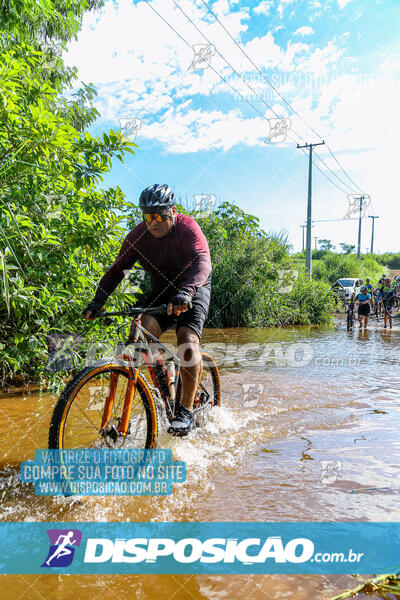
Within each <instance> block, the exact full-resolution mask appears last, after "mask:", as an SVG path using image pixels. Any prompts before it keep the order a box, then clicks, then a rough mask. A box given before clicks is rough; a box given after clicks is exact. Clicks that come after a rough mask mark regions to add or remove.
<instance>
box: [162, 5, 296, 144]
mask: <svg viewBox="0 0 400 600" xmlns="http://www.w3.org/2000/svg"><path fill="white" fill-rule="evenodd" d="M172 1H173V3H174V4H175V6H176V7H177V8H179V10H180V11H181V13H182V14H184V15H185V17H186V18H187V20H188V21H189V22H190V23H191V24H192V25H193V27H195V28H196V30H197V31H198V32H199V33H200V35H202V36H203V38H204V39H205V40H206V41H207V42H208V43H209V44H210V45H212V46H214V48H215V50H216V51H217V53H218V54H219V56H220V57H221V58H222V60H223V61H224V62H226V64H227V65H228V67H229V68H230V69H232V71H233V72H234V73H236V75H237V76H238V77H239V78H240V79H241V80H242V81H243V83H244V84H245V85H247V87H248V88H249V90H251V91H252V92H253V94H254V95H255V96H256V97H257V98H258V99H259V100H260V101H261V102H262V103H263V104H264V106H266V107H267V108H268V109H269V110H270V111H271V112H272V113H273V114H274V115H275V117H277V119H281V118H282V117H281V116H280V115H278V113H277V112H275V111H274V109H273V108H272V107H271V106H270V105H269V104H268V103H267V102H265V101H264V100H263V98H261V96H260V95H259V94H258V93H257V92H256V91H255V89H254V88H253V87H252V86H251V85H250V84H249V83H247V81H246V80H245V79H244V78H243V77H242V76H241V75H240V73H239V72H238V71H237V70H236V69H235V67H233V66H232V65H231V63H230V62H229V61H227V60H226V58H225V57H224V56H223V55H222V54H221V52H220V51H219V50H218V48H217V47H216V46H215V44H211V42H210V40H209V39H208V37H207V36H206V35H205V34H204V33H203V32H202V31H201V30H200V29H199V28H198V27H197V25H196V23H194V22H193V20H192V19H191V18H190V17H189V15H188V14H187V13H185V11H184V10H183V8H182V7H181V6H179V4H178V3H177V2H176V0H172ZM292 131H293V133H294V134H295V135H297V137H298V138H300V139H301V140H303V141H304V138H303V137H302V136H301V135H300V134H299V133H297V132H296V131H294V130H293V129H292ZM289 137H290V136H289ZM293 141H294V142H296V140H293Z"/></svg>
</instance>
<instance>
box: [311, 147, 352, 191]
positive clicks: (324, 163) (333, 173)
mask: <svg viewBox="0 0 400 600" xmlns="http://www.w3.org/2000/svg"><path fill="white" fill-rule="evenodd" d="M315 156H316V157H317V158H319V160H320V161H321V162H322V164H323V165H325V167H326V168H327V169H328V171H330V172H331V173H332V175H334V176H335V177H336V178H337V179H338V180H339V181H340V183H341V184H343V185H345V186H346V187H348V188H349V190H350V191H351V192H353V191H354V190H353V188H351V187H350V186H349V184H348V183H346V182H345V181H343V180H342V179H341V178H340V177H339V176H338V175H336V173H335V172H334V171H332V169H331V168H330V167H329V166H328V165H327V164H326V162H325V161H324V160H323V159H322V158H321V157H320V155H319V154H318V153H317V152H316V153H315ZM314 164H315V163H314ZM347 193H348V192H347Z"/></svg>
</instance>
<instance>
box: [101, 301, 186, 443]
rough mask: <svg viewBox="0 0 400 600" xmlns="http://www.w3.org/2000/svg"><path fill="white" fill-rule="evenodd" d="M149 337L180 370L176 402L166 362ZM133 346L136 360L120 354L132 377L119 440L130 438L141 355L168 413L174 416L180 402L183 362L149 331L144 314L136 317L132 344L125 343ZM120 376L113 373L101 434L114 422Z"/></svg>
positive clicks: (176, 382) (132, 331) (177, 369)
mask: <svg viewBox="0 0 400 600" xmlns="http://www.w3.org/2000/svg"><path fill="white" fill-rule="evenodd" d="M145 335H147V336H148V338H149V339H150V340H151V341H153V342H155V343H156V344H157V345H158V346H159V347H161V348H162V349H163V350H164V352H165V353H166V354H167V355H168V356H169V358H170V359H172V360H173V362H174V365H175V366H176V368H175V371H176V377H175V382H174V398H172V397H171V394H170V390H169V383H170V382H169V376H168V373H166V367H165V363H164V360H163V359H162V357H161V356H157V357H154V355H153V353H152V351H151V348H150V345H149V342H148V339H146V337H145ZM129 345H134V354H133V356H132V354H131V353H122V354H117V357H116V358H117V359H119V360H123V361H125V362H127V363H128V364H129V367H128V369H129V373H128V385H127V388H126V392H125V399H124V406H123V410H122V417H121V421H120V423H119V425H118V427H117V428H116V433H117V434H118V435H119V436H124V437H125V436H126V435H127V434H128V429H129V415H130V413H131V408H132V402H133V397H134V395H135V389H136V383H137V378H138V373H139V371H138V368H137V366H138V365H139V358H140V355H141V356H142V357H143V359H144V362H145V363H146V366H147V368H148V371H149V374H150V377H151V380H152V382H153V384H154V386H155V388H156V389H157V390H158V391H159V394H160V398H161V399H162V400H163V401H164V404H165V408H166V410H167V411H170V412H171V413H172V414H173V412H174V407H175V401H176V393H177V386H178V381H179V376H180V362H181V361H180V359H179V357H177V356H176V355H175V354H173V353H172V352H171V351H170V350H169V349H168V348H167V346H165V345H164V344H163V343H162V342H160V340H158V339H157V338H156V337H155V336H154V335H152V334H151V333H150V332H149V331H147V329H145V328H144V327H143V326H142V324H141V313H140V314H138V315H137V316H135V318H134V320H133V323H132V325H131V330H130V334H129V337H128V340H127V341H126V343H125V348H126V347H127V346H129ZM118 377H119V374H118V373H111V375H110V389H109V393H108V396H107V398H106V401H105V405H104V410H103V416H102V422H101V428H100V429H101V431H102V432H103V431H105V430H106V428H107V426H108V423H109V421H110V418H111V413H112V408H113V404H114V399H115V393H116V389H117V383H118Z"/></svg>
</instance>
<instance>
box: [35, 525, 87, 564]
mask: <svg viewBox="0 0 400 600" xmlns="http://www.w3.org/2000/svg"><path fill="white" fill-rule="evenodd" d="M47 535H48V536H49V539H50V548H49V553H48V555H47V558H46V560H45V561H44V563H43V564H42V567H68V565H70V564H71V563H72V560H73V558H74V553H75V548H74V546H75V547H78V546H80V545H81V541H82V532H81V531H80V530H79V529H48V530H47Z"/></svg>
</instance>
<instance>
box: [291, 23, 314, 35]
mask: <svg viewBox="0 0 400 600" xmlns="http://www.w3.org/2000/svg"><path fill="white" fill-rule="evenodd" d="M313 33H314V30H313V28H312V27H309V26H308V25H304V26H303V27H299V28H298V29H296V31H295V32H294V34H293V35H301V37H304V36H305V35H312V34H313Z"/></svg>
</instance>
